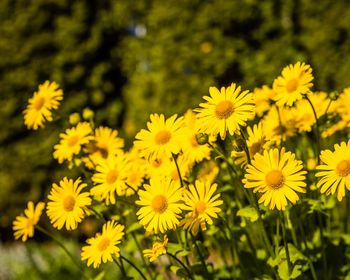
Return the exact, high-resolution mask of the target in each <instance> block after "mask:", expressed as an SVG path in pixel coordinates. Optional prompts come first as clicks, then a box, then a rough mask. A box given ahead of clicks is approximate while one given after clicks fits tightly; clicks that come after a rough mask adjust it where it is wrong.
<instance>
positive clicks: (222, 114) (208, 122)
mask: <svg viewBox="0 0 350 280" xmlns="http://www.w3.org/2000/svg"><path fill="white" fill-rule="evenodd" d="M209 93H210V97H209V96H204V97H203V99H205V100H206V101H207V102H206V103H201V104H199V106H200V107H202V108H198V109H196V110H195V111H196V112H198V120H199V122H200V125H201V127H202V128H201V130H202V131H203V132H206V133H208V134H213V135H217V134H220V136H221V139H225V137H226V133H227V132H228V133H229V134H230V135H233V134H234V133H238V132H239V128H240V126H245V125H246V122H247V120H250V119H253V118H254V115H255V112H254V107H255V105H254V100H253V94H252V93H249V91H248V90H246V91H243V92H241V87H236V84H233V83H232V84H231V86H229V87H227V88H224V87H222V88H221V91H219V90H218V89H217V88H216V87H210V88H209Z"/></svg>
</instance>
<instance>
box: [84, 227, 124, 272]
mask: <svg viewBox="0 0 350 280" xmlns="http://www.w3.org/2000/svg"><path fill="white" fill-rule="evenodd" d="M123 236H124V226H123V225H120V224H118V223H117V222H116V221H108V222H107V223H106V224H104V225H103V228H102V233H97V234H96V235H95V237H92V238H89V239H88V240H87V241H86V243H87V244H88V245H87V246H84V247H83V248H82V252H81V259H82V260H87V265H88V266H90V265H91V264H93V266H94V268H97V267H99V266H100V264H101V261H102V262H103V263H106V262H107V261H110V262H112V261H113V256H116V257H119V256H120V249H119V247H117V245H118V244H119V243H120V242H121V239H122V237H123Z"/></svg>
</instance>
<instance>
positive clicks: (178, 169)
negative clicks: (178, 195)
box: [171, 153, 184, 188]
mask: <svg viewBox="0 0 350 280" xmlns="http://www.w3.org/2000/svg"><path fill="white" fill-rule="evenodd" d="M171 155H172V156H173V159H174V162H175V165H176V170H177V174H178V175H179V179H180V186H181V188H182V187H183V186H184V182H183V180H182V176H181V172H180V168H179V165H178V164H177V160H176V156H175V154H173V153H172V154H171Z"/></svg>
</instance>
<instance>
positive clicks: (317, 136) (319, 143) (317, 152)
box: [305, 95, 321, 164]
mask: <svg viewBox="0 0 350 280" xmlns="http://www.w3.org/2000/svg"><path fill="white" fill-rule="evenodd" d="M305 99H306V100H307V101H308V102H309V104H310V106H311V109H312V112H313V114H314V117H315V120H316V127H315V130H314V132H315V137H316V148H317V150H316V155H319V154H320V152H321V142H320V125H319V123H318V118H317V113H316V110H315V107H314V105H312V102H311V100H310V98H309V97H308V96H307V95H305ZM317 164H320V157H319V156H317Z"/></svg>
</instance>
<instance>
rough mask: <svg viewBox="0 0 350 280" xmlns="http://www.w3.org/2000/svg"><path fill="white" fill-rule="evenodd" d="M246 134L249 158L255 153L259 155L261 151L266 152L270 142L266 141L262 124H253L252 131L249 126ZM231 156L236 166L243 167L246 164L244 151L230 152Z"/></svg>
mask: <svg viewBox="0 0 350 280" xmlns="http://www.w3.org/2000/svg"><path fill="white" fill-rule="evenodd" d="M247 133H248V139H247V146H248V149H249V156H250V158H253V157H254V156H255V154H256V153H261V152H262V151H263V150H266V149H267V148H268V146H269V145H270V144H271V141H268V140H267V138H266V135H265V133H264V130H263V126H262V123H259V124H257V125H256V124H255V125H254V126H253V129H252V128H251V127H250V126H249V127H248V128H247ZM231 156H232V157H233V158H235V164H237V165H241V166H245V165H246V164H247V163H248V161H247V155H246V152H245V151H244V150H243V151H242V150H240V151H232V153H231Z"/></svg>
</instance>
